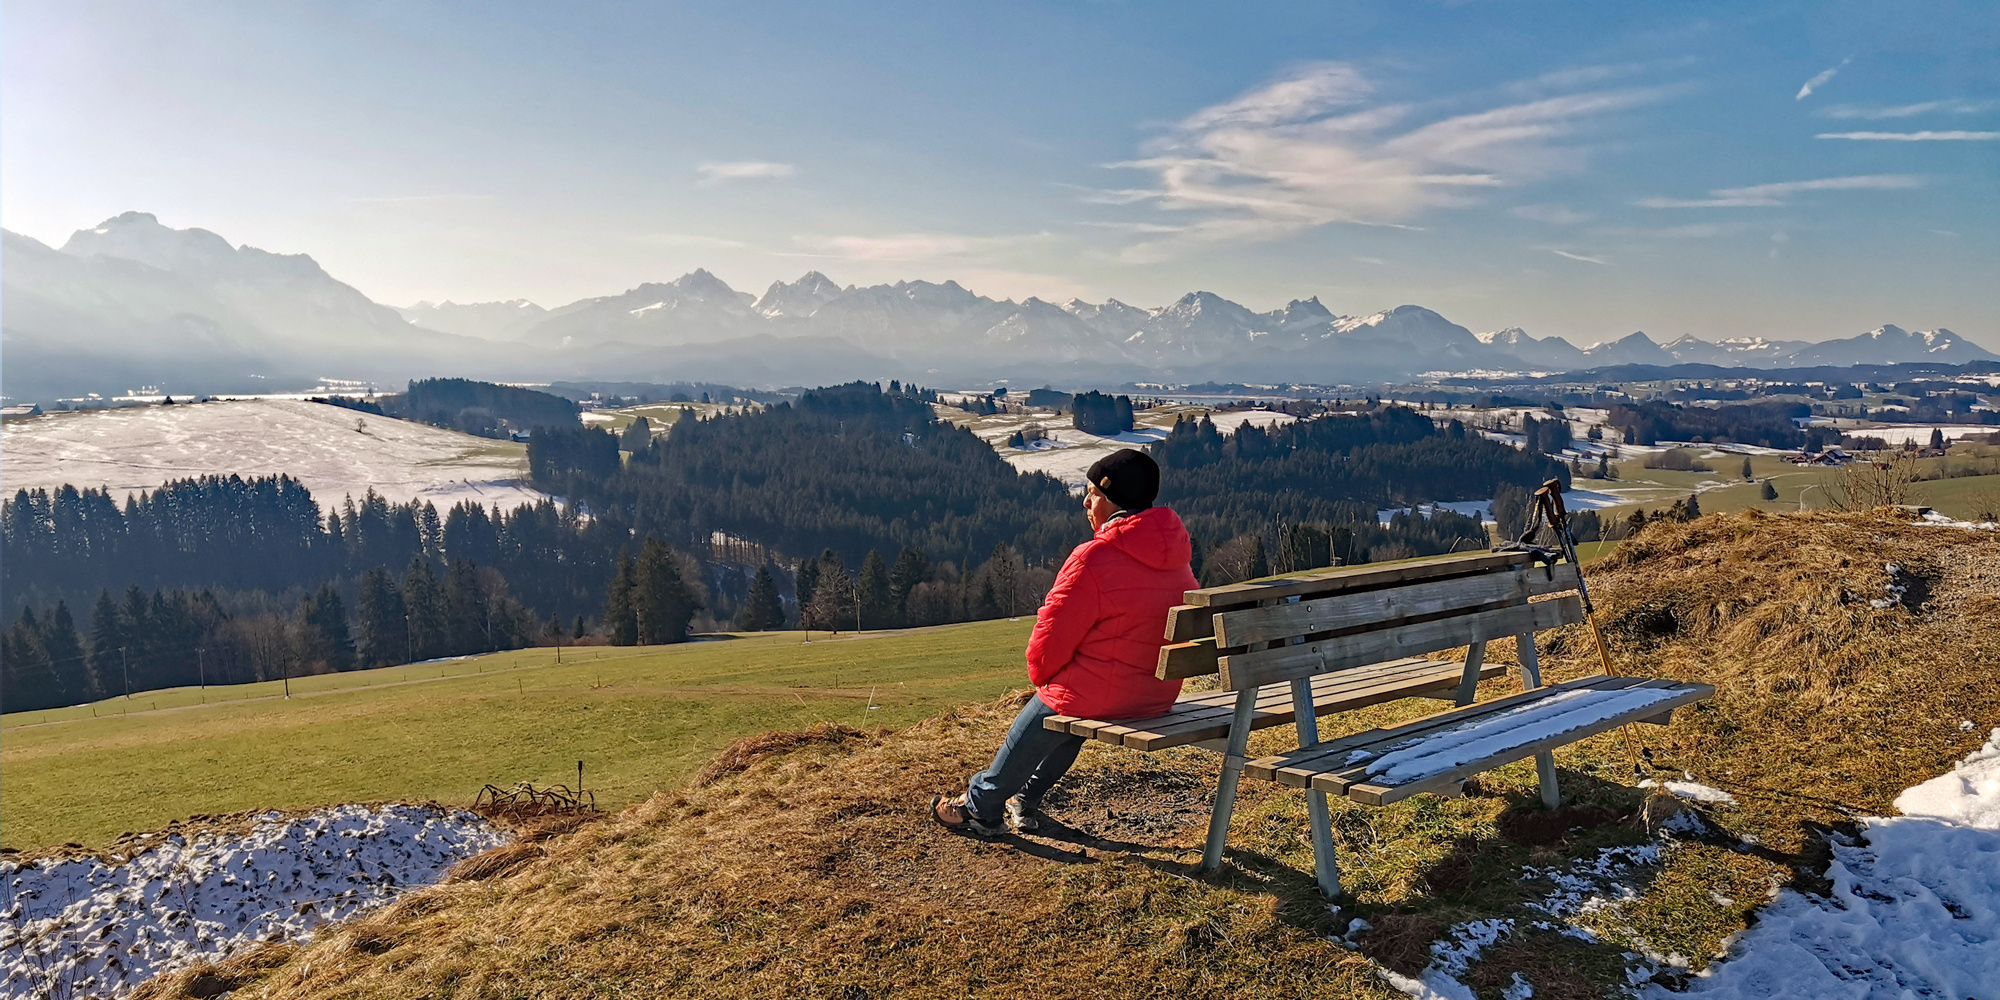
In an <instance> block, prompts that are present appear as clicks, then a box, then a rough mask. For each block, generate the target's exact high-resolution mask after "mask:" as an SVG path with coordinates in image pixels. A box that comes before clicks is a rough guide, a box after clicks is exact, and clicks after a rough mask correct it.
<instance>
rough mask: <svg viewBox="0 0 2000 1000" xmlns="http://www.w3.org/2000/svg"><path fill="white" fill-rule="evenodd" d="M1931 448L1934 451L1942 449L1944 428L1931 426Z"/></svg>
mask: <svg viewBox="0 0 2000 1000" xmlns="http://www.w3.org/2000/svg"><path fill="white" fill-rule="evenodd" d="M1931 448H1932V449H1933V450H1935V451H1943V450H1944V428H1942V427H1933V428H1931Z"/></svg>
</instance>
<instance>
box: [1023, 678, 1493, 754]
mask: <svg viewBox="0 0 2000 1000" xmlns="http://www.w3.org/2000/svg"><path fill="white" fill-rule="evenodd" d="M1464 669H1465V664H1463V663H1457V662H1451V661H1440V660H1426V659H1420V658H1414V657H1413V658H1406V659H1402V660H1396V661H1392V662H1389V663H1382V664H1375V665H1371V666H1367V667H1359V668H1355V669H1352V670H1346V671H1342V672H1340V673H1337V674H1323V675H1320V676H1318V677H1315V678H1313V708H1314V709H1315V710H1316V711H1315V714H1318V715H1330V714H1332V713H1334V712H1342V711H1348V710H1351V709H1355V708H1361V707H1365V706H1368V705H1375V704H1380V703H1382V702H1385V701H1394V700H1396V699H1398V698H1407V697H1412V696H1419V695H1425V694H1432V695H1436V696H1439V697H1447V696H1450V695H1451V694H1452V693H1455V692H1456V690H1457V687H1458V683H1459V681H1460V679H1461V677H1462V676H1463V673H1464ZM1506 669H1507V668H1506V665H1505V664H1498V663H1489V664H1485V665H1484V666H1483V667H1482V668H1481V670H1480V679H1481V680H1488V679H1491V678H1494V677H1498V676H1500V675H1501V674H1502V673H1503V672H1505V670H1506ZM1218 695H1219V696H1221V699H1223V700H1221V702H1220V704H1217V703H1216V696H1218ZM1235 703H1236V692H1233V691H1219V692H1202V693H1200V694H1198V695H1195V696H1192V697H1190V698H1186V699H1183V700H1182V701H1180V702H1177V703H1176V704H1175V706H1174V710H1173V711H1170V712H1168V713H1167V714H1165V715H1161V716H1157V717H1155V718H1151V719H1140V720H1130V719H1127V720H1099V719H1082V718H1078V717H1075V716H1067V715H1057V716H1050V717H1049V718H1048V719H1046V720H1044V722H1043V725H1044V726H1045V727H1046V728H1048V729H1053V730H1056V731H1058V732H1069V733H1073V734H1075V735H1077V736H1084V737H1088V738H1090V739H1096V740H1101V741H1103V742H1107V743H1117V744H1120V745H1122V746H1127V747H1131V748H1132V749H1135V750H1142V751H1147V752H1152V751H1157V750H1165V749H1168V748H1169V747H1177V746H1187V745H1190V744H1194V743H1201V742H1204V741H1207V740H1211V739H1216V738H1219V737H1223V736H1227V735H1228V734H1229V724H1230V719H1231V717H1232V714H1233V712H1234V707H1235ZM1251 719H1252V722H1251V728H1253V729H1267V728H1270V727H1272V726H1280V725H1286V724H1289V723H1291V722H1293V721H1295V715H1294V709H1293V706H1292V693H1291V685H1290V684H1272V685H1269V686H1267V687H1265V688H1264V689H1262V690H1260V691H1258V693H1257V701H1256V710H1255V712H1254V714H1253V715H1252V716H1251Z"/></svg>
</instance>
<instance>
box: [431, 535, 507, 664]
mask: <svg viewBox="0 0 2000 1000" xmlns="http://www.w3.org/2000/svg"><path fill="white" fill-rule="evenodd" d="M479 575H480V574H479V566H478V564H476V563H474V562H473V561H472V560H470V559H454V560H452V562H451V570H450V571H449V572H447V573H446V574H445V578H444V606H445V620H446V621H447V622H449V623H450V627H449V629H448V631H449V633H450V635H451V645H452V649H451V652H450V653H449V654H448V655H452V656H465V655H468V654H471V653H488V652H492V651H493V650H495V649H498V648H500V640H499V637H498V636H496V635H495V629H494V621H493V604H492V600H491V598H490V597H489V596H488V595H487V593H486V584H485V581H483V580H481V579H480V578H479Z"/></svg>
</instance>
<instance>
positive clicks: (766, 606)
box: [736, 565, 785, 632]
mask: <svg viewBox="0 0 2000 1000" xmlns="http://www.w3.org/2000/svg"><path fill="white" fill-rule="evenodd" d="M784 624H785V606H784V604H783V603H782V602H781V601H780V600H779V598H778V581H777V580H776V579H774V578H772V576H771V567H770V566H769V565H764V566H759V567H757V575H756V577H755V578H753V579H752V580H751V581H750V596H749V598H748V599H747V600H745V601H744V602H743V610H742V611H740V612H738V613H737V615H736V627H737V628H739V629H741V630H743V631H745V632H765V631H769V630H771V629H776V628H782V627H784Z"/></svg>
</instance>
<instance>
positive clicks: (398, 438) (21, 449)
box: [0, 399, 542, 508]
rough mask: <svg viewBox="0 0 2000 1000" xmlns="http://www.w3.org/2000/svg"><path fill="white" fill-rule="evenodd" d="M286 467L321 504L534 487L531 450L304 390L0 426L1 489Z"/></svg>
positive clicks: (121, 488) (116, 492)
mask: <svg viewBox="0 0 2000 1000" xmlns="http://www.w3.org/2000/svg"><path fill="white" fill-rule="evenodd" d="M280 472H282V473H286V474H288V475H290V476H292V477H293V478H296V479H298V480H299V481H300V482H303V483H304V484H305V485H306V488H307V489H310V490H312V493H313V497H314V498H315V499H317V500H318V501H319V502H320V505H321V506H322V507H326V506H330V505H334V504H338V503H340V501H341V498H342V497H346V496H352V497H356V498H359V497H360V496H361V495H362V494H363V493H365V492H367V491H368V489H369V488H370V487H373V488H374V490H375V492H377V493H379V494H381V495H382V496H383V497H384V498H386V499H388V500H390V501H393V502H396V503H403V502H406V501H409V500H413V499H419V500H426V501H430V502H432V503H435V504H437V505H438V507H439V508H445V507H449V506H451V505H453V504H455V503H458V502H459V501H460V500H471V501H474V502H476V503H479V504H482V505H487V506H490V505H493V504H499V505H500V506H501V507H502V508H511V507H514V506H516V505H518V504H522V503H530V502H533V501H535V500H538V499H540V498H541V497H542V494H540V493H538V492H536V491H535V490H533V489H530V488H528V487H527V486H526V485H525V484H524V482H523V481H524V480H525V478H526V477H527V474H528V460H527V452H526V450H525V449H524V448H523V447H522V446H521V445H519V444H514V443H512V442H507V441H491V440H487V439H486V438H479V437H473V436H472V435H469V434H460V433H458V432H457V431H448V430H444V429H443V428H439V427H432V426H430V425H429V424H419V423H413V422H410V421H407V420H395V419H391V418H388V417H378V416H375V415H373V414H368V413H358V412H356V411H354V410H346V409H341V408H340V407H336V406H327V405H325V404H323V403H309V402H306V401H304V400H296V399H259V400H242V401H229V402H216V403H187V404H180V405H175V406H139V407H131V408H127V409H111V410H81V411H75V412H70V413H50V414H46V415H44V416H40V417H35V418H33V419H29V420H15V421H8V422H7V423H6V424H5V425H4V427H0V489H4V491H5V492H6V493H7V494H9V495H11V494H12V493H13V492H14V491H15V490H17V489H34V488H37V487H42V488H49V489H53V488H55V487H58V486H61V485H63V484H65V483H68V484H71V485H74V486H76V487H77V488H79V489H82V488H87V487H98V486H108V487H110V488H111V492H112V495H113V496H118V497H122V496H123V495H125V494H126V493H129V492H133V491H137V490H150V489H156V488H158V487H159V486H160V484H161V483H163V482H166V481H167V480H170V479H182V478H186V477H189V476H200V475H208V474H211V473H214V474H220V475H229V474H231V473H234V474H238V475H242V476H245V477H249V476H264V475H271V474H274V473H280Z"/></svg>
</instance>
